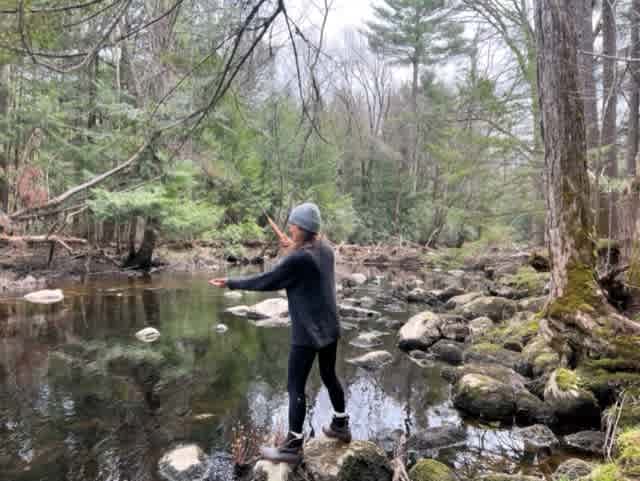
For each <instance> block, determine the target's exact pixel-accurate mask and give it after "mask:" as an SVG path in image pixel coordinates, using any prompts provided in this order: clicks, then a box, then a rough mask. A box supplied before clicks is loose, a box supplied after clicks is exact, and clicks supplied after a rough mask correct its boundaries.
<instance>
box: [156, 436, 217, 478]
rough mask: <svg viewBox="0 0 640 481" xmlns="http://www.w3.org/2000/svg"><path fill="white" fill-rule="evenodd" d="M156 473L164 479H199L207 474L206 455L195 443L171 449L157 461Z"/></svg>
mask: <svg viewBox="0 0 640 481" xmlns="http://www.w3.org/2000/svg"><path fill="white" fill-rule="evenodd" d="M158 474H160V477H161V478H162V479H164V480H166V481H200V480H204V479H205V478H206V476H207V456H206V455H205V453H204V451H203V450H202V449H201V448H200V447H199V446H197V445H196V444H187V445H183V446H179V447H177V448H175V449H172V450H171V451H169V452H168V453H166V454H165V455H164V456H162V458H161V459H160V461H159V462H158Z"/></svg>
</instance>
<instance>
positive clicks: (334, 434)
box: [322, 416, 351, 443]
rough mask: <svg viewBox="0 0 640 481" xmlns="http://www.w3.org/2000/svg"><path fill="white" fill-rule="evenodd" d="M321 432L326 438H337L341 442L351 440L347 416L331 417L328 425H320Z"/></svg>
mask: <svg viewBox="0 0 640 481" xmlns="http://www.w3.org/2000/svg"><path fill="white" fill-rule="evenodd" d="M322 432H323V433H324V435H325V436H327V437H328V438H333V439H339V440H340V441H342V442H343V443H350V442H351V430H350V429H349V416H345V417H340V418H337V417H335V416H334V417H333V419H332V420H331V424H330V425H329V426H322Z"/></svg>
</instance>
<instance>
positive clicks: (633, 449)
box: [617, 425, 640, 477]
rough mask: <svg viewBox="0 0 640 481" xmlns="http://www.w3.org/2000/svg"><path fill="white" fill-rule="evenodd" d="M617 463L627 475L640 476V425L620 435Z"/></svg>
mask: <svg viewBox="0 0 640 481" xmlns="http://www.w3.org/2000/svg"><path fill="white" fill-rule="evenodd" d="M618 451H619V453H620V454H619V456H618V459H617V463H618V465H619V466H620V468H621V469H622V472H623V473H624V474H625V475H627V476H638V477H640V425H638V426H636V427H635V428H633V429H627V430H626V431H624V432H623V433H622V434H621V435H620V436H618Z"/></svg>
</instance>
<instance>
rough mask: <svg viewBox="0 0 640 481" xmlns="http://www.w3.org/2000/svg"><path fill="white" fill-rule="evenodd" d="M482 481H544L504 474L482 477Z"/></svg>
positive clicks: (520, 475)
mask: <svg viewBox="0 0 640 481" xmlns="http://www.w3.org/2000/svg"><path fill="white" fill-rule="evenodd" d="M479 479H480V481H543V480H542V478H536V477H535V476H525V475H523V474H502V473H490V474H485V475H484V476H481V477H480V478H479Z"/></svg>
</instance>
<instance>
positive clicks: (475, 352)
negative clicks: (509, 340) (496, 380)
mask: <svg viewBox="0 0 640 481" xmlns="http://www.w3.org/2000/svg"><path fill="white" fill-rule="evenodd" d="M464 362H480V363H485V364H500V365H501V366H505V367H508V368H510V369H513V370H515V371H517V372H521V371H522V368H523V366H524V361H523V359H522V356H521V354H520V353H517V352H513V351H510V350H508V349H505V348H503V347H502V346H498V345H497V344H491V343H478V344H472V345H471V346H470V347H469V348H467V350H466V351H465V352H464Z"/></svg>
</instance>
